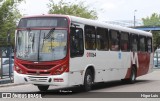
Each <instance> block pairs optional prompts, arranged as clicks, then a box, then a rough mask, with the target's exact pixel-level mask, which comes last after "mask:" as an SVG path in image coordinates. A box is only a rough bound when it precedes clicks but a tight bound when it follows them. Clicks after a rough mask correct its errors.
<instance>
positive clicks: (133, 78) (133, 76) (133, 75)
mask: <svg viewBox="0 0 160 101" xmlns="http://www.w3.org/2000/svg"><path fill="white" fill-rule="evenodd" d="M131 79H132V81H134V80H135V73H134V71H133V72H132V78H131Z"/></svg>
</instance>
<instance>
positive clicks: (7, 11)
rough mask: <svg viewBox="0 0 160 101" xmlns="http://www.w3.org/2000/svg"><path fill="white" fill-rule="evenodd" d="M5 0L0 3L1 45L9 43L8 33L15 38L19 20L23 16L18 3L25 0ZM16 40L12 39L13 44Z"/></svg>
mask: <svg viewBox="0 0 160 101" xmlns="http://www.w3.org/2000/svg"><path fill="white" fill-rule="evenodd" d="M16 1H17V2H14V0H3V1H2V2H1V3H0V46H5V45H7V33H10V34H11V40H12V39H14V32H15V28H16V23H17V20H18V19H19V18H20V17H21V14H20V12H19V10H18V9H17V8H16V7H17V5H18V4H19V3H20V2H21V1H23V0H16ZM13 43H14V40H12V44H13Z"/></svg>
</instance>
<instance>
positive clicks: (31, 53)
mask: <svg viewBox="0 0 160 101" xmlns="http://www.w3.org/2000/svg"><path fill="white" fill-rule="evenodd" d="M66 52H67V30H62V29H61V30H58V29H55V28H52V29H51V30H31V29H29V30H19V31H18V32H17V42H16V57H17V58H19V59H23V60H29V61H52V60H59V59H63V58H64V57H65V56H66Z"/></svg>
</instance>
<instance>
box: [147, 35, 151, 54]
mask: <svg viewBox="0 0 160 101" xmlns="http://www.w3.org/2000/svg"><path fill="white" fill-rule="evenodd" d="M147 51H148V52H152V39H151V38H147Z"/></svg>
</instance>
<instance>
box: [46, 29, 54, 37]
mask: <svg viewBox="0 0 160 101" xmlns="http://www.w3.org/2000/svg"><path fill="white" fill-rule="evenodd" d="M54 30H55V28H52V29H51V30H50V31H49V32H48V34H47V35H46V36H45V37H44V39H48V38H50V36H51V34H52V32H54Z"/></svg>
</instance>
